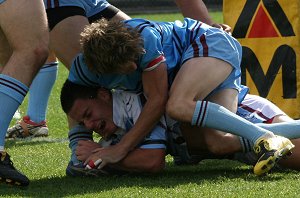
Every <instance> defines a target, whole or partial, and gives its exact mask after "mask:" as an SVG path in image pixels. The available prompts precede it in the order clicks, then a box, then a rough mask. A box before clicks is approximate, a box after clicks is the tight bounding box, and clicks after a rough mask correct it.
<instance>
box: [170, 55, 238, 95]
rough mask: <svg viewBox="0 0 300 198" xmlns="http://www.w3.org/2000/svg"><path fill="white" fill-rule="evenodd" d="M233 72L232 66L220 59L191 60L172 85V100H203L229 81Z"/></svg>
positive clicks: (182, 68) (201, 58)
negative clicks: (173, 98)
mask: <svg viewBox="0 0 300 198" xmlns="http://www.w3.org/2000/svg"><path fill="white" fill-rule="evenodd" d="M231 71H232V67H231V65H230V64H228V63H227V62H225V61H222V60H220V59H216V58H211V57H197V58H192V59H189V60H188V61H186V62H185V63H184V64H183V65H182V67H181V68H180V70H179V71H178V73H177V75H176V77H175V79H174V82H173V83H172V86H171V89H170V99H171V98H172V97H176V98H180V99H183V100H195V99H197V100H203V99H204V98H206V97H207V96H208V95H209V93H211V92H212V91H213V90H214V89H216V88H217V87H218V86H219V85H220V84H221V83H223V82H224V81H225V80H226V79H227V77H228V76H229V75H230V73H231Z"/></svg>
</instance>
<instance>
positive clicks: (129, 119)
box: [100, 90, 166, 149]
mask: <svg viewBox="0 0 300 198" xmlns="http://www.w3.org/2000/svg"><path fill="white" fill-rule="evenodd" d="M112 96H113V121H114V123H115V124H116V125H117V126H118V127H119V130H118V131H117V132H116V133H115V136H113V138H112V139H111V140H109V141H104V140H101V142H100V143H101V145H102V146H108V145H114V144H116V143H118V142H119V141H120V139H121V138H122V137H123V135H124V134H125V133H127V132H128V131H129V130H130V129H131V128H132V127H133V126H134V124H135V123H136V121H137V119H138V117H139V115H140V113H141V111H142V108H143V104H144V102H143V101H146V99H145V97H144V95H142V94H136V93H130V92H125V91H121V90H115V91H113V92H112ZM139 148H146V149H160V148H166V122H165V118H164V116H163V117H162V118H161V119H160V122H159V123H158V124H157V125H156V126H155V127H154V129H153V130H152V131H151V132H150V133H149V134H148V135H147V136H146V137H145V139H144V140H143V141H142V142H141V143H140V145H139Z"/></svg>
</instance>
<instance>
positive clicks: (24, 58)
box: [0, 0, 49, 185]
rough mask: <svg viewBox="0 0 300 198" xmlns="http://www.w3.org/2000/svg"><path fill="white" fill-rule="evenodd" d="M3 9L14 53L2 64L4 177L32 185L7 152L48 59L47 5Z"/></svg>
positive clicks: (1, 21) (0, 17)
mask: <svg viewBox="0 0 300 198" xmlns="http://www.w3.org/2000/svg"><path fill="white" fill-rule="evenodd" d="M0 9H1V11H0V26H1V29H2V33H3V34H2V35H1V37H5V38H6V39H7V41H8V43H9V45H10V48H11V52H12V53H11V55H10V57H9V59H8V60H4V61H2V64H3V69H2V72H1V74H0V81H1V85H0V98H1V104H2V105H1V106H0V152H1V161H0V165H1V168H0V174H1V178H2V179H6V181H7V182H12V183H14V182H16V184H19V185H28V184H29V180H28V178H26V176H24V175H22V174H21V173H19V172H18V171H17V170H16V169H15V168H14V167H13V165H12V163H11V161H10V159H9V156H8V154H7V153H6V152H5V151H4V139H5V134H6V131H7V128H8V125H9V123H10V121H11V119H12V117H13V115H14V112H15V111H16V110H17V108H18V107H19V105H20V104H21V103H22V101H23V99H24V97H25V95H26V94H27V91H28V86H29V85H30V83H31V81H32V79H33V78H34V76H35V75H36V73H37V71H38V70H39V69H40V67H41V66H42V65H43V63H44V61H45V60H46V58H47V56H48V39H49V37H48V29H47V20H46V16H45V13H44V5H43V4H42V2H41V1H39V0H34V1H26V0H20V1H19V0H18V1H16V0H10V1H5V2H4V3H2V4H0ZM33 19H34V20H33ZM1 41H3V39H1ZM2 44H5V42H4V43H1V44H0V46H1V48H2V47H3V45H2ZM6 44H7V43H6ZM1 53H3V51H1ZM3 57H5V56H3ZM6 57H8V56H6ZM4 64H5V65H4Z"/></svg>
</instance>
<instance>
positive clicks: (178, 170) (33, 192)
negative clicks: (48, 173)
mask: <svg viewBox="0 0 300 198" xmlns="http://www.w3.org/2000/svg"><path fill="white" fill-rule="evenodd" d="M281 177H282V175H280V174H274V175H273V174H272V176H268V177H256V176H255V175H253V174H252V169H251V168H250V167H249V166H244V165H241V164H240V163H236V162H232V161H229V160H222V162H221V163H220V160H217V162H216V160H208V161H207V162H201V164H200V165H197V166H180V167H177V166H172V165H171V164H167V169H166V170H165V171H164V172H162V173H160V174H156V175H127V176H103V177H98V178H74V177H66V176H64V177H56V176H54V177H51V178H44V179H39V180H32V181H31V183H30V185H29V187H28V188H26V189H20V188H15V187H9V186H7V185H4V184H0V194H1V195H2V196H21V197H65V196H78V195H84V194H86V193H99V194H100V193H101V192H106V191H110V190H112V189H116V188H119V189H120V188H130V187H134V188H136V187H139V188H147V189H152V188H161V189H168V188H176V187H177V186H179V185H184V184H191V183H192V184H196V185H201V184H203V183H204V182H205V183H207V182H209V183H212V184H215V183H219V182H224V181H226V180H228V181H230V180H236V182H238V181H239V180H244V181H250V182H251V181H276V180H278V179H280V178H281Z"/></svg>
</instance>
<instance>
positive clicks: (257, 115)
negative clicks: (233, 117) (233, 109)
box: [236, 94, 286, 123]
mask: <svg viewBox="0 0 300 198" xmlns="http://www.w3.org/2000/svg"><path fill="white" fill-rule="evenodd" d="M236 114H237V115H239V116H240V117H242V118H245V119H246V120H248V121H250V122H252V123H272V121H273V119H274V117H275V116H279V115H286V114H285V113H284V112H283V111H282V110H281V109H279V108H278V107H277V106H276V105H274V104H273V103H272V102H271V101H269V100H267V99H265V98H262V97H259V96H256V95H251V94H247V95H246V96H245V98H244V100H243V101H242V102H241V104H240V105H239V106H238V110H237V113H236Z"/></svg>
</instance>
